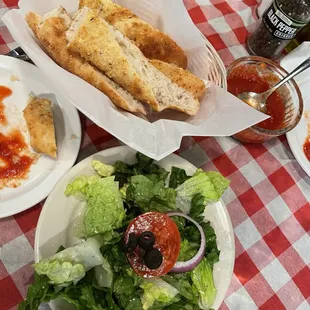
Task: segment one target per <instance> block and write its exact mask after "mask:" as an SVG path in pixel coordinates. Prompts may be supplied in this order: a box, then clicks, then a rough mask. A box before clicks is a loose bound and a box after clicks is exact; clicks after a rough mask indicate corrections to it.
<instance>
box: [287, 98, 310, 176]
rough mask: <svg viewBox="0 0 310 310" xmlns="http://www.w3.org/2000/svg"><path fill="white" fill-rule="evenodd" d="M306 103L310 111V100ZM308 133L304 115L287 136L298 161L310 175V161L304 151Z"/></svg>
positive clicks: (306, 109)
mask: <svg viewBox="0 0 310 310" xmlns="http://www.w3.org/2000/svg"><path fill="white" fill-rule="evenodd" d="M307 103H308V106H307ZM304 104H305V111H310V102H304ZM307 135H308V131H307V123H306V120H305V119H304V117H302V119H301V120H300V123H299V124H298V125H297V127H296V128H295V129H294V130H292V131H290V132H288V133H287V134H286V137H287V140H288V143H289V145H290V148H291V150H292V152H293V154H294V156H295V158H296V160H297V161H298V163H299V165H300V166H301V167H302V169H303V170H304V171H305V172H306V173H307V174H308V176H309V177H310V161H309V160H308V159H307V157H306V155H305V153H304V151H303V145H304V143H305V141H306V138H307Z"/></svg>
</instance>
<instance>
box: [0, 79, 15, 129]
mask: <svg viewBox="0 0 310 310" xmlns="http://www.w3.org/2000/svg"><path fill="white" fill-rule="evenodd" d="M11 95H12V90H11V89H10V88H8V87H5V86H1V85H0V125H3V126H5V125H7V124H8V122H7V119H6V117H5V114H4V109H5V106H4V104H3V100H4V99H5V98H6V97H9V96H11Z"/></svg>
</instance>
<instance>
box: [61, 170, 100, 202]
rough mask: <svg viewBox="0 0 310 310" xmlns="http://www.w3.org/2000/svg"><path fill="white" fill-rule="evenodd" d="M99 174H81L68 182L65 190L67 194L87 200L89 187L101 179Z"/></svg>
mask: <svg viewBox="0 0 310 310" xmlns="http://www.w3.org/2000/svg"><path fill="white" fill-rule="evenodd" d="M100 179H101V178H100V176H99V175H93V176H84V175H82V176H79V177H77V178H75V179H74V180H73V182H72V183H70V184H68V185H67V187H66V190H65V195H66V196H75V197H76V198H78V199H81V200H85V199H86V198H87V193H88V190H89V187H90V186H91V185H92V184H94V183H96V182H98V181H99V180H100Z"/></svg>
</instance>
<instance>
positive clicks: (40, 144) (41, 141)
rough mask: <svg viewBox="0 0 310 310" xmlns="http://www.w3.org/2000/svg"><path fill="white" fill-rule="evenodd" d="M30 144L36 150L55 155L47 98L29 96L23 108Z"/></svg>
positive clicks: (51, 113)
mask: <svg viewBox="0 0 310 310" xmlns="http://www.w3.org/2000/svg"><path fill="white" fill-rule="evenodd" d="M24 118H25V120H26V123H27V127H28V131H29V134H30V144H31V146H32V148H33V149H34V150H35V151H36V152H38V153H43V154H47V155H49V156H51V157H53V158H56V157H57V146H56V137H55V126H54V119H53V112H52V104H51V102H50V101H49V100H48V99H42V98H36V97H35V98H31V99H30V102H29V103H28V105H27V107H26V108H25V109H24Z"/></svg>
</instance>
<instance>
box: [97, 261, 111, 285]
mask: <svg viewBox="0 0 310 310" xmlns="http://www.w3.org/2000/svg"><path fill="white" fill-rule="evenodd" d="M94 272H95V278H96V282H97V284H98V286H99V287H111V286H112V282H113V271H112V268H111V265H110V264H109V262H108V260H107V259H105V258H103V259H102V265H101V266H96V267H95V268H94Z"/></svg>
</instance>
